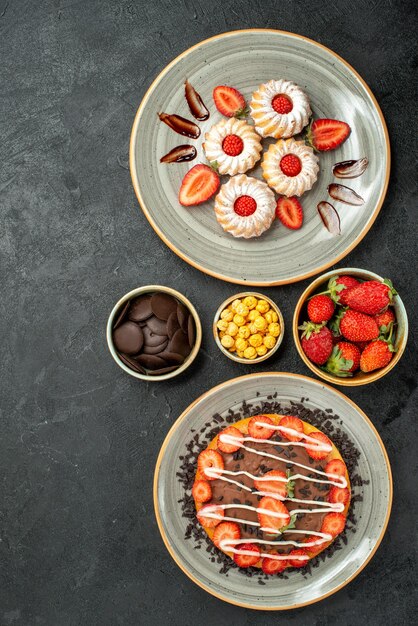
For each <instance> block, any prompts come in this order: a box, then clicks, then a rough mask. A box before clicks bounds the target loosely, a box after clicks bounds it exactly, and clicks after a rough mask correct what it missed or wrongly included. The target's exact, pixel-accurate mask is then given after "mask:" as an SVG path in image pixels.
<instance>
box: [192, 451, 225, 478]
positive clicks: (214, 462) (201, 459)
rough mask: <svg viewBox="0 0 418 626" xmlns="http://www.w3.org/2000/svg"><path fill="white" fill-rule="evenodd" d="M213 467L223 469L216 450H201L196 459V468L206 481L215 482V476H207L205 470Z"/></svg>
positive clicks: (222, 462)
mask: <svg viewBox="0 0 418 626" xmlns="http://www.w3.org/2000/svg"><path fill="white" fill-rule="evenodd" d="M211 467H215V468H216V469H223V468H224V467H225V465H224V460H223V458H222V455H221V454H219V452H217V451H216V450H211V449H209V448H208V449H207V450H203V452H201V453H200V454H199V456H198V457H197V468H198V470H199V472H201V474H203V476H205V478H206V480H215V479H216V478H217V477H216V476H208V474H207V473H206V471H205V470H207V469H210V468H211Z"/></svg>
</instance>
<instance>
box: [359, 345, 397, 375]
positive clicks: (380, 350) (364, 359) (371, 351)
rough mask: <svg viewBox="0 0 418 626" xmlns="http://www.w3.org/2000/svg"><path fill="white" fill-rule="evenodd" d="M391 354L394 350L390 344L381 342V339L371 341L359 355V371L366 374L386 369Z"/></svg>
mask: <svg viewBox="0 0 418 626" xmlns="http://www.w3.org/2000/svg"><path fill="white" fill-rule="evenodd" d="M393 353H394V348H393V346H392V344H390V343H387V342H386V341H383V339H378V340H377V341H372V342H371V343H369V345H368V346H366V347H365V348H364V350H363V352H362V353H361V358H360V369H361V371H362V372H365V373H367V372H373V371H374V370H377V369H380V368H381V367H386V365H388V364H389V363H390V361H391V360H392V357H393Z"/></svg>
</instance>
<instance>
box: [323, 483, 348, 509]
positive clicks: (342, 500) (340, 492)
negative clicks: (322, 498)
mask: <svg viewBox="0 0 418 626" xmlns="http://www.w3.org/2000/svg"><path fill="white" fill-rule="evenodd" d="M349 499H350V490H349V489H348V488H347V487H331V489H330V490H329V494H328V502H333V503H335V504H337V503H338V504H344V506H345V505H346V504H347V502H348V501H349Z"/></svg>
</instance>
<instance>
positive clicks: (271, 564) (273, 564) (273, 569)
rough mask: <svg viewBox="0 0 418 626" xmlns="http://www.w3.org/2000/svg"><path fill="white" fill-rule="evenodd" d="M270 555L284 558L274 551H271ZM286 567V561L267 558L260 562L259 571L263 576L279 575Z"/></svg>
mask: <svg viewBox="0 0 418 626" xmlns="http://www.w3.org/2000/svg"><path fill="white" fill-rule="evenodd" d="M270 554H274V555H277V556H285V555H281V554H279V553H278V552H277V551H276V550H272V551H271V552H270ZM286 567H287V561H285V560H284V559H283V560H279V559H269V558H268V557H267V556H265V557H264V559H263V560H262V561H261V569H262V570H263V572H264V573H265V574H270V575H273V574H280V573H281V572H283V570H285V569H286Z"/></svg>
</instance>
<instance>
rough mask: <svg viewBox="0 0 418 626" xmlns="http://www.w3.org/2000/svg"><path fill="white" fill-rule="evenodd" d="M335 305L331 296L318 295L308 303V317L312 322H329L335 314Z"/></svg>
mask: <svg viewBox="0 0 418 626" xmlns="http://www.w3.org/2000/svg"><path fill="white" fill-rule="evenodd" d="M334 309H335V304H334V302H333V301H332V300H331V298H330V297H329V296H324V295H318V296H314V297H313V298H311V299H310V300H309V302H308V316H309V319H310V320H311V322H314V323H316V324H320V323H321V322H328V320H330V319H331V317H332V316H333V314H334Z"/></svg>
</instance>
